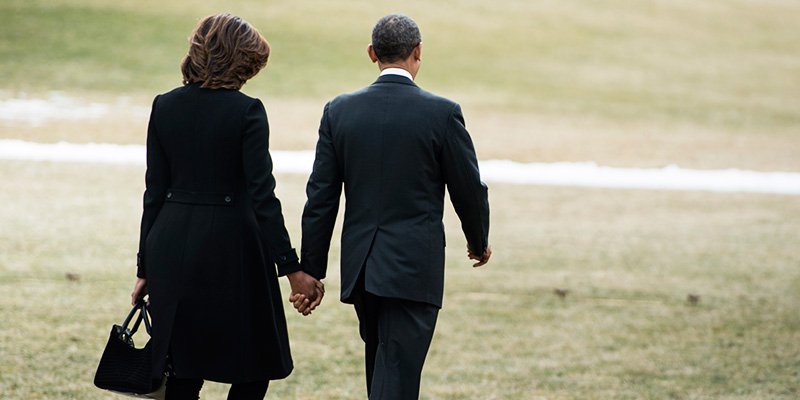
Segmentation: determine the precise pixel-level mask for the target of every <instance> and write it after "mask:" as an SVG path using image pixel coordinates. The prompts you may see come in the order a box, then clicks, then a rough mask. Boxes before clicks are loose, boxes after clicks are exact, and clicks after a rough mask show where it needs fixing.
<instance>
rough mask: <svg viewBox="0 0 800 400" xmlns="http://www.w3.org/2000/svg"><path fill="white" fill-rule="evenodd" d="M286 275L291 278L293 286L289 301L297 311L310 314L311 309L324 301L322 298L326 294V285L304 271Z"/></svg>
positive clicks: (290, 281)
mask: <svg viewBox="0 0 800 400" xmlns="http://www.w3.org/2000/svg"><path fill="white" fill-rule="evenodd" d="M286 277H287V278H289V284H290V285H291V286H292V294H291V295H290V296H289V302H290V303H292V304H293V305H294V308H295V309H297V312H299V313H301V314H303V315H310V314H311V311H313V310H314V309H315V308H317V306H319V305H320V304H321V303H322V298H323V297H324V296H325V285H324V284H323V283H322V282H320V281H318V280H316V279H314V277H312V276H311V275H309V274H307V273H305V272H304V271H297V272H292V273H291V274H288V275H286Z"/></svg>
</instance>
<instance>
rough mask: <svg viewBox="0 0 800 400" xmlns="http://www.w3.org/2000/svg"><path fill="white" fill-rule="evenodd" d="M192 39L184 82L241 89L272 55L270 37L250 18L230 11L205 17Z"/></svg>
mask: <svg viewBox="0 0 800 400" xmlns="http://www.w3.org/2000/svg"><path fill="white" fill-rule="evenodd" d="M189 42H190V45H189V52H188V53H187V54H186V57H184V58H183V61H182V62H181V72H182V73H183V84H184V85H188V84H190V83H200V84H201V87H204V88H209V89H236V90H239V89H241V88H242V85H244V83H245V82H247V80H248V79H250V78H252V77H254V76H256V74H257V73H258V71H261V69H262V68H264V67H265V66H266V65H267V60H268V59H269V43H267V40H266V39H264V37H263V36H261V34H260V33H259V32H258V31H257V30H256V29H255V28H253V26H252V25H250V24H248V23H247V21H245V20H243V19H241V18H239V17H235V16H232V15H230V14H216V15H210V16H208V17H206V18H203V20H202V21H200V22H199V23H198V24H197V26H196V27H195V28H194V32H192V36H191V37H190V38H189Z"/></svg>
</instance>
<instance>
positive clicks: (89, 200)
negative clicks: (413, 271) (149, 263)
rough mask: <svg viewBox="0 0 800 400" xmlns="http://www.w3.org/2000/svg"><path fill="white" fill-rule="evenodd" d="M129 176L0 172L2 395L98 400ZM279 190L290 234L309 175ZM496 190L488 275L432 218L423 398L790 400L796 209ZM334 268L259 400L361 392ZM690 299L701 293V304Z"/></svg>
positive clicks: (214, 392) (347, 312) (642, 194)
mask: <svg viewBox="0 0 800 400" xmlns="http://www.w3.org/2000/svg"><path fill="white" fill-rule="evenodd" d="M141 172H142V171H141V169H140V168H137V167H103V168H102V171H101V173H98V169H97V167H96V166H92V165H82V164H49V163H33V162H11V161H4V162H0V175H1V176H3V177H4V179H3V186H4V190H3V191H2V192H0V200H2V204H3V205H4V207H2V208H0V221H3V223H2V225H0V293H2V295H0V313H2V315H3V320H4V321H5V322H4V323H3V324H2V325H1V326H0V354H2V358H3V362H2V363H0V397H1V398H4V399H6V398H7V399H28V398H44V399H64V398H75V399H84V398H111V397H112V396H109V395H103V393H102V392H100V391H98V390H97V389H95V388H93V386H92V384H91V379H92V376H93V372H94V368H95V367H96V363H97V360H98V358H99V356H100V353H101V351H102V347H103V345H104V343H105V340H106V339H107V335H108V330H109V329H110V326H111V324H112V323H114V322H116V323H119V322H120V321H118V320H119V319H120V318H121V317H122V316H124V314H125V313H126V312H127V309H128V306H127V305H126V304H127V303H126V300H127V298H128V294H129V293H130V290H131V288H132V283H133V274H134V261H133V260H134V258H135V251H136V250H135V249H136V241H137V238H138V236H137V223H138V218H139V209H140V205H139V201H140V200H139V199H140V195H141V190H142V185H141ZM278 179H279V195H280V197H281V199H282V200H283V203H284V206H285V214H286V218H287V221H289V228H290V233H291V234H292V237H293V238H294V240H295V242H297V241H298V239H299V220H300V213H301V208H302V204H303V199H304V197H303V196H304V194H303V189H304V182H303V181H304V179H303V178H302V177H300V176H296V175H285V176H279V177H278ZM491 193H492V206H493V221H492V222H493V230H492V242H493V243H494V247H495V256H494V258H493V260H492V262H491V263H490V264H489V265H487V266H486V267H484V268H482V269H477V270H474V269H472V268H471V266H470V263H469V262H468V260H466V257H465V256H464V251H463V250H462V249H463V246H464V239H463V238H462V237H461V234H460V232H459V230H458V224H457V221H456V220H455V218H454V216H453V214H452V213H449V214H448V215H447V218H446V222H447V228H448V230H447V232H448V243H449V247H448V269H447V290H446V292H447V294H446V296H445V305H444V309H443V311H442V313H441V316H440V322H439V326H438V328H437V332H436V335H435V337H434V343H433V346H432V349H431V352H430V355H429V359H428V362H427V364H426V368H425V372H424V379H423V398H424V399H535V398H546V399H586V398H592V399H640V398H652V399H661V398H681V399H683V398H698V399H700V398H720V399H766V398H771V399H781V398H783V399H791V398H796V397H797V396H798V395H800V377H798V376H797V374H798V371H799V370H800V348H798V346H797V343H798V341H799V340H800V317H798V314H797V309H798V307H800V294H799V293H800V269H799V268H798V265H800V255H798V253H797V251H796V245H797V239H798V234H797V232H800V218H798V217H797V216H798V215H800V202H798V201H796V200H793V198H787V197H784V196H769V195H735V194H734V195H731V194H724V195H723V194H707V193H683V192H659V191H620V190H586V189H570V188H544V187H528V186H511V185H499V184H497V185H492V186H491ZM55 199H58V201H51V200H55ZM790 199H792V201H787V200H790ZM790 216H791V217H790ZM333 253H334V255H335V254H336V253H338V244H334V249H333ZM336 270H337V268H336V267H335V265H334V266H332V272H333V273H332V274H331V276H330V278H329V279H328V280H327V285H328V288H329V290H328V293H329V294H328V297H327V298H326V300H325V302H324V303H323V305H322V306H321V308H320V309H319V310H317V312H315V313H314V314H313V315H312V316H311V317H309V318H302V317H301V316H299V315H297V314H295V313H291V311H290V309H289V307H288V304H287V312H288V313H289V314H288V321H289V325H290V330H291V331H290V334H291V339H292V345H293V347H292V348H293V353H294V357H295V361H296V370H295V372H294V373H293V374H292V375H291V376H290V378H289V379H287V380H285V381H280V382H275V383H274V384H273V385H272V388H271V389H270V393H271V398H275V399H353V398H361V397H362V395H363V383H362V379H363V378H362V363H361V344H360V342H359V339H358V336H357V330H356V321H355V315H354V313H353V311H352V308H351V307H348V306H345V305H343V304H341V303H339V302H338V299H337V297H338V291H339V290H338V274H337V271H336ZM67 273H75V274H79V275H80V280H79V281H70V280H68V279H67V278H66V274H67ZM282 284H283V285H284V292H286V290H287V287H286V282H282ZM555 289H567V290H569V291H570V292H569V294H568V295H567V296H566V298H564V299H561V298H559V297H558V296H556V295H555V294H554V290H555ZM689 294H693V295H699V296H701V298H700V301H699V303H698V304H697V305H696V306H691V305H690V304H689V303H688V302H687V296H688V295H689ZM224 389H225V387H224V385H217V384H208V385H207V388H206V389H204V390H205V392H204V393H206V395H207V396H208V397H206V398H218V396H219V397H221V396H222V394H221V393H222V392H223V391H224Z"/></svg>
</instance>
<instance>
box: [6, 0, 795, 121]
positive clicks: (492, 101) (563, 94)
mask: <svg viewBox="0 0 800 400" xmlns="http://www.w3.org/2000/svg"><path fill="white" fill-rule="evenodd" d="M398 8H399V9H398ZM221 11H227V12H232V13H234V14H240V15H242V16H243V17H244V18H245V19H247V20H249V21H250V22H252V23H253V24H254V25H255V26H256V27H258V28H259V29H260V30H261V31H262V32H263V33H264V35H265V36H266V37H267V38H268V40H270V42H271V43H272V45H273V50H274V51H273V57H272V60H271V62H270V65H269V66H268V68H267V70H266V71H265V73H264V74H263V76H261V77H259V78H258V79H255V80H254V81H253V82H252V83H250V84H248V86H247V90H249V91H251V92H253V93H254V94H255V95H259V96H266V95H275V96H279V97H295V98H296V97H299V98H313V99H328V98H330V97H332V96H334V95H336V94H338V93H341V92H345V91H351V90H355V89H357V88H359V87H362V86H364V85H365V84H367V83H369V82H370V81H371V80H372V79H373V78H374V76H375V74H376V70H375V67H374V66H373V65H371V64H370V63H369V61H368V60H367V58H366V54H365V46H366V44H367V43H369V40H370V39H369V35H370V30H371V27H372V25H373V24H374V22H375V21H376V20H377V19H378V18H379V17H381V16H382V15H384V14H387V13H389V12H393V11H400V12H404V13H407V14H409V15H411V16H412V17H414V18H415V19H416V20H417V21H418V23H419V24H420V26H421V29H422V33H423V43H424V46H423V47H424V50H423V59H424V62H423V69H422V72H421V73H420V76H419V80H418V81H419V83H420V84H422V85H423V86H424V87H426V88H428V89H431V90H434V91H437V92H440V93H443V94H447V95H451V96H453V97H456V98H458V99H459V100H461V101H465V102H470V103H475V104H476V106H479V107H481V108H489V109H492V110H496V111H501V110H505V111H508V110H511V111H515V112H522V113H531V112H533V113H537V114H541V115H551V116H553V115H554V116H558V117H566V118H581V119H585V118H600V119H601V120H608V121H629V122H633V123H635V125H636V127H637V128H639V129H641V128H642V127H646V126H650V125H658V126H662V127H670V128H673V129H674V128H676V127H681V126H687V125H688V126H699V127H704V128H707V129H708V128H711V129H719V130H724V131H734V132H745V133H748V134H786V133H788V132H792V133H796V127H797V126H798V124H799V123H800V114H799V113H798V111H797V110H798V109H800V107H799V106H800V103H798V102H800V99H798V97H797V95H796V93H798V91H800V73H798V72H800V44H798V43H799V42H798V41H797V40H796V38H797V37H798V35H800V27H799V26H800V25H798V24H796V23H795V19H794V18H793V16H794V15H796V14H797V13H798V12H800V5H798V4H797V3H795V2H792V1H770V2H761V1H755V0H738V1H734V2H731V1H711V2H701V3H698V2H691V1H678V2H672V1H670V2H667V1H651V2H627V1H612V2H610V3H609V2H603V3H599V2H585V1H578V0H570V1H562V2H557V3H553V2H529V1H525V0H511V1H507V2H504V3H503V4H493V3H492V4H490V3H486V2H483V1H478V0H470V1H458V2H455V1H446V2H437V3H430V2H410V3H407V4H404V5H403V6H402V7H397V6H396V4H395V3H392V2H388V1H378V2H364V1H355V0H351V1H346V2H335V3H319V2H295V3H291V4H287V3H269V4H267V3H263V2H253V1H231V2H222V1H208V2H203V4H195V3H193V2H189V1H177V2H170V3H169V4H164V3H163V2H156V1H143V2H136V3H130V4H115V3H107V2H101V1H96V0H71V1H42V0H25V1H22V0H11V1H6V2H4V3H3V4H2V5H0V59H2V60H3V62H2V63H0V88H6V89H12V90H21V91H34V92H41V91H47V90H53V89H55V90H67V91H71V92H74V91H78V92H82V91H90V92H111V93H139V94H141V93H144V94H147V95H151V94H152V93H158V92H163V91H166V90H169V89H171V88H172V87H174V86H176V85H178V84H179V82H180V74H179V70H178V64H179V62H180V60H181V58H182V56H183V55H184V54H185V52H186V47H187V41H186V38H187V36H188V35H189V33H190V31H191V29H192V28H193V26H194V23H195V22H196V21H197V19H198V18H200V17H202V16H204V15H207V14H210V13H214V12H221Z"/></svg>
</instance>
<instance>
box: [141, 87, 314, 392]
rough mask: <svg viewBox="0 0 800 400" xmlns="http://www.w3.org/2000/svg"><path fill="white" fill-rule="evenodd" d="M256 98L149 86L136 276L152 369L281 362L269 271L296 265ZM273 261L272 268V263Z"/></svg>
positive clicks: (259, 373) (253, 374) (262, 373)
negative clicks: (149, 329)
mask: <svg viewBox="0 0 800 400" xmlns="http://www.w3.org/2000/svg"><path fill="white" fill-rule="evenodd" d="M268 146H269V126H268V123H267V115H266V112H265V111H264V106H263V105H262V104H261V101H260V100H258V99H254V98H251V97H248V96H246V95H244V94H242V93H240V92H239V91H237V90H225V89H218V90H214V89H202V88H200V86H199V85H198V84H189V85H186V86H183V87H180V88H177V89H175V90H173V91H171V92H169V93H166V94H163V95H160V96H157V97H156V99H155V100H154V101H153V109H152V113H151V115H150V124H149V126H148V133H147V173H146V175H145V181H146V185H147V188H146V191H145V193H144V213H143V216H142V227H141V238H140V244H139V260H138V261H139V262H138V271H137V276H138V277H140V278H146V279H147V287H148V290H149V293H150V302H151V305H150V313H151V315H152V319H153V359H154V361H153V364H154V374H158V373H160V372H161V371H164V366H165V360H166V357H167V354H168V353H169V354H170V355H171V359H172V365H173V367H174V371H175V373H176V375H177V377H180V378H203V379H208V380H213V381H218V382H227V383H243V382H252V381H258V380H265V379H280V378H284V377H286V376H287V375H289V373H290V372H291V370H292V358H291V354H290V353H289V341H288V337H287V332H286V320H285V317H284V312H283V307H282V300H281V294H280V291H279V287H278V275H285V274H287V273H291V272H294V271H296V270H299V268H300V267H299V264H298V261H297V255H296V252H295V250H294V249H293V248H292V246H291V243H290V241H289V235H288V233H287V232H286V228H285V226H284V220H283V215H282V212H281V204H280V201H279V200H278V199H277V198H276V197H275V194H274V189H275V179H274V177H273V176H272V160H271V158H270V156H269V152H268ZM276 264H277V271H276V268H275V267H276Z"/></svg>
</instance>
